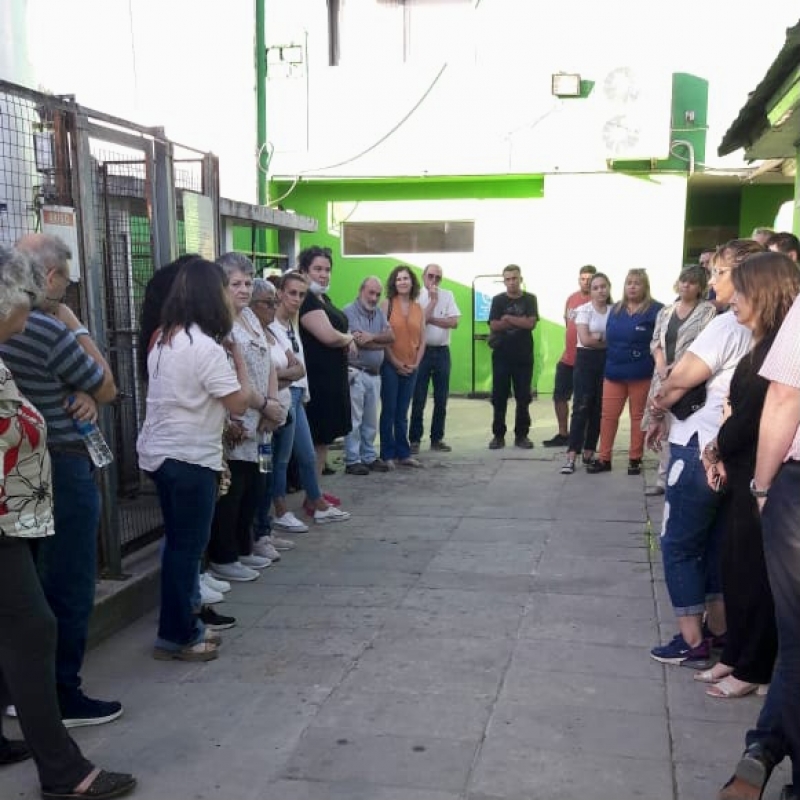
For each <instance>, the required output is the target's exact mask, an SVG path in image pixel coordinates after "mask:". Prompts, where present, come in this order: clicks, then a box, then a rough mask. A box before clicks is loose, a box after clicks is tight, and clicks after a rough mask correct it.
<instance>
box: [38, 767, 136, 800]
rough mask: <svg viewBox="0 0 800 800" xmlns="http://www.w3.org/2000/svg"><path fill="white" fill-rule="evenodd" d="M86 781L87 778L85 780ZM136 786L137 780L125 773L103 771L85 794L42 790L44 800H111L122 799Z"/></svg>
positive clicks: (71, 790)
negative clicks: (88, 799) (114, 798)
mask: <svg viewBox="0 0 800 800" xmlns="http://www.w3.org/2000/svg"><path fill="white" fill-rule="evenodd" d="M84 780H85V778H84ZM134 786H136V778H134V777H133V775H128V774H127V773H125V772H106V771H105V770H104V769H101V770H100V772H98V773H97V777H95V779H94V780H93V781H92V782H91V783H90V784H89V785H88V786H87V787H86V790H85V791H83V792H77V791H75V789H67V790H66V791H59V790H52V791H50V790H48V789H42V797H43V798H44V800H84V798H90V799H91V800H109V798H112V797H121V796H122V795H123V794H128V792H130V791H132V790H133V787H134Z"/></svg>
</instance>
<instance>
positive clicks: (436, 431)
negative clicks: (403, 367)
mask: <svg viewBox="0 0 800 800" xmlns="http://www.w3.org/2000/svg"><path fill="white" fill-rule="evenodd" d="M442 277H443V272H442V268H441V267H440V266H439V265H438V264H428V266H427V267H425V270H424V271H423V273H422V283H423V288H422V290H421V291H420V294H419V303H420V305H421V306H422V309H423V311H424V313H425V355H424V356H423V357H422V363H421V364H420V365H419V372H418V373H417V384H416V387H415V388H414V401H413V403H412V405H411V426H410V428H409V437H408V438H409V440H410V442H411V452H412V453H419V444H420V441H421V440H422V415H423V414H424V412H425V401H426V399H427V397H428V384H429V383H431V382H432V383H433V417H432V419H431V450H438V451H440V452H443V453H449V452H450V451H451V450H452V449H453V448H452V447H450V445H449V444H447V443H446V442H445V441H444V423H445V416H446V415H447V396H448V394H449V393H450V331H451V330H453V329H454V328H457V327H458V319H459V317H460V316H461V312H460V311H459V310H458V306H457V305H456V301H455V298H454V297H453V293H452V292H450V291H448V290H447V289H442V288H441V282H442Z"/></svg>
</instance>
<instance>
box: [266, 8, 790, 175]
mask: <svg viewBox="0 0 800 800" xmlns="http://www.w3.org/2000/svg"><path fill="white" fill-rule="evenodd" d="M441 5H442V9H443V13H444V11H446V8H447V5H448V4H445V3H442V4H441ZM451 5H452V2H451ZM344 7H345V9H358V10H360V11H361V13H363V14H364V17H363V20H364V25H363V29H362V30H361V39H360V42H361V44H360V45H359V46H360V47H361V50H360V51H356V52H354V48H355V46H356V45H354V44H353V41H354V40H355V39H354V37H352V36H351V37H350V39H349V40H348V39H347V37H345V40H344V43H343V51H342V61H341V66H338V67H334V68H331V67H329V66H328V61H327V53H328V44H327V36H328V34H327V20H326V17H325V13H324V4H323V3H321V2H320V3H316V4H315V3H312V2H310V0H270V2H269V3H268V8H267V12H268V24H267V36H268V41H269V42H270V43H272V44H285V43H287V42H296V43H302V44H303V45H307V53H306V58H305V63H304V64H303V65H302V66H301V67H299V68H295V69H292V70H291V75H290V76H289V77H286V76H285V75H284V74H282V73H281V71H280V70H274V71H273V74H272V76H271V78H270V81H269V86H270V89H269V109H270V119H271V126H270V138H271V140H272V141H273V142H274V144H275V148H276V154H275V158H274V161H273V163H272V168H273V173H274V174H276V175H281V176H296V175H298V174H300V175H303V174H310V175H327V176H331V177H332V176H366V175H383V176H386V175H419V174H426V173H427V174H484V173H496V172H499V173H503V172H528V171H530V172H571V171H595V170H602V169H604V167H605V156H606V153H605V150H604V148H603V146H602V139H601V135H600V129H601V127H602V123H603V122H604V121H605V119H604V117H605V118H608V115H607V114H606V111H607V109H606V108H605V107H604V106H603V105H602V102H601V101H602V91H601V88H602V87H601V86H600V85H598V86H596V87H595V91H594V92H593V94H592V96H591V97H590V98H589V99H588V100H568V101H557V100H555V99H554V98H553V97H552V95H551V93H550V76H551V74H552V73H554V72H558V71H567V72H580V73H581V74H582V75H583V76H584V77H585V78H590V79H593V80H596V81H598V83H600V82H601V81H602V78H603V76H604V75H605V74H606V73H607V72H608V70H609V69H612V68H614V67H616V66H622V65H633V66H634V67H635V68H636V69H637V70H642V69H644V68H646V67H647V68H650V69H651V70H652V71H653V72H654V73H655V74H656V75H657V76H658V79H659V80H661V81H664V80H665V79H666V80H667V81H668V80H669V76H670V75H671V74H672V73H673V72H689V73H692V74H695V75H698V76H700V77H704V78H707V79H708V80H709V82H710V101H709V115H710V119H709V137H708V148H707V163H708V164H709V165H712V166H713V165H722V164H724V165H727V166H740V165H742V163H743V162H742V160H741V157H740V156H737V157H733V158H728V159H727V160H726V161H725V162H722V161H721V160H720V159H718V158H717V157H716V152H715V151H716V147H717V145H718V143H719V141H720V139H721V138H722V135H723V134H724V132H725V130H726V129H727V127H728V125H729V124H730V122H732V120H733V118H734V117H735V115H736V113H737V111H738V109H739V108H740V107H741V106H742V105H743V104H744V102H745V100H746V97H747V93H748V92H749V91H751V90H752V89H753V88H754V87H755V85H756V84H757V83H758V81H760V79H761V78H762V77H763V74H764V72H765V70H766V69H767V67H768V66H769V64H770V63H771V61H772V59H773V58H774V57H775V55H776V54H777V52H778V50H779V48H780V47H781V45H782V43H783V40H784V32H785V28H786V27H787V26H789V25H791V24H794V23H796V21H797V16H798V12H797V7H796V2H795V0H767V2H766V7H763V6H762V8H761V10H760V12H759V20H760V22H759V25H758V35H757V36H754V35H753V20H752V9H750V8H748V7H746V6H735V4H733V5H732V4H730V3H728V2H723V0H704V1H703V2H702V3H697V2H696V0H672V2H670V3H669V4H667V3H663V4H658V11H656V10H654V7H653V4H650V3H642V2H641V1H640V0H613V2H612V1H610V2H606V3H602V2H596V0H564V2H561V3H557V4H554V3H534V2H531V0H482V1H481V2H479V4H478V6H477V8H475V9H474V10H472V11H471V13H470V16H469V22H467V23H462V24H460V25H459V26H458V27H452V28H447V27H443V28H442V29H441V30H440V31H439V32H438V34H439V42H440V46H439V47H430V48H429V49H428V50H427V51H425V52H424V53H422V54H421V55H415V56H414V57H413V59H412V60H411V61H409V62H408V63H405V64H403V63H400V58H399V57H398V47H397V44H396V42H395V41H394V38H393V36H389V35H387V31H388V30H389V29H388V28H384V27H382V26H385V18H387V15H390V14H393V13H395V11H396V9H393V8H392V7H391V6H390V5H388V4H376V3H375V2H373V1H372V0H344ZM412 9H413V6H412ZM348 42H349V48H350V49H349V50H348ZM744 53H746V57H742V56H743V54H744ZM442 67H445V69H444V72H443V73H442V74H441V76H440V77H439V78H438V80H437V76H438V75H439V72H440V70H441V69H442ZM431 86H433V89H431V90H430V94H429V95H428V96H427V97H426V98H425V99H424V100H423V101H422V102H421V104H420V105H419V107H418V108H417V109H416V110H415V111H413V113H412V114H411V116H410V117H409V118H408V120H407V121H405V122H403V123H402V124H401V125H400V127H399V128H398V129H397V130H396V131H395V132H393V133H390V132H391V131H392V129H393V128H394V127H395V126H396V125H397V124H398V123H399V122H400V121H401V120H402V119H403V118H404V116H405V115H406V114H407V113H408V112H409V111H410V110H411V109H413V108H414V107H415V105H416V104H417V103H418V102H420V100H421V99H422V98H423V96H424V95H425V94H426V92H428V90H429V89H430V87H431ZM668 92H669V89H668V88H667V89H666V93H668ZM665 101H666V108H667V109H668V108H669V97H665ZM661 113H663V109H662V112H661ZM667 113H668V112H667ZM665 127H666V130H665V131H664V134H663V135H664V139H665V146H666V147H667V149H668V147H669V129H668V128H669V126H668V122H667V123H666V124H665ZM387 134H389V135H388V138H386V140H385V141H383V142H381V143H380V144H379V145H378V146H377V147H375V148H374V149H371V150H370V148H371V147H372V146H373V145H375V144H376V143H378V142H379V141H380V140H381V139H382V138H383V137H384V136H386V135H387ZM674 138H681V135H680V132H678V133H676V134H675V137H674ZM366 150H370V151H369V152H368V153H366V154H364V155H361V154H362V153H363V152H364V151H366ZM654 155H659V154H654ZM664 155H666V153H665V154H664ZM340 162H346V163H344V164H342V163H340Z"/></svg>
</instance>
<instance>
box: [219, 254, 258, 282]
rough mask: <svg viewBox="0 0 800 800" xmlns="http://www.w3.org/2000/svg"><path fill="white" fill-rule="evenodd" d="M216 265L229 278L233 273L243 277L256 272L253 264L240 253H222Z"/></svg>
mask: <svg viewBox="0 0 800 800" xmlns="http://www.w3.org/2000/svg"><path fill="white" fill-rule="evenodd" d="M217 264H219V265H220V266H221V267H222V269H223V270H224V272H225V274H226V275H227V276H228V277H229V278H230V276H231V274H232V273H234V272H241V273H242V274H244V275H255V272H256V269H255V267H254V266H253V262H252V261H251V260H250V259H249V258H248V257H247V256H245V255H242V254H241V253H224V254H223V255H221V256H220V257H219V258H218V259H217Z"/></svg>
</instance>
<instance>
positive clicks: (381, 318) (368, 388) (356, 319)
mask: <svg viewBox="0 0 800 800" xmlns="http://www.w3.org/2000/svg"><path fill="white" fill-rule="evenodd" d="M382 291H383V286H382V285H381V282H380V280H378V278H375V277H370V278H365V279H364V281H363V282H362V284H361V287H360V289H359V291H358V297H357V298H356V299H355V300H354V301H353V302H352V303H350V305H348V306H345V307H344V308H343V309H342V311H343V312H344V314H345V316H346V317H347V321H348V323H349V327H350V332H351V333H352V334H353V342H354V344H355V345H356V353H355V355H352V354H351V355H350V357H349V366H348V372H349V377H350V412H351V416H352V429H351V430H350V433H348V434H347V436H345V440H344V463H345V468H344V471H345V472H346V473H347V474H348V475H369V474H370V473H371V472H388V471H389V467H388V465H387V464H386V462H385V461H383V459H381V458H378V454H377V452H376V451H375V437H376V436H377V434H378V401H379V399H380V396H381V378H380V375H381V364H383V351H384V350H385V349H386V347H387V345H390V344H391V343H392V342H393V341H394V331H393V330H392V328H391V326H390V325H389V321H388V320H387V319H386V314H384V313H383V311H382V310H381V309H380V308H379V307H378V303H379V301H380V299H381V292H382Z"/></svg>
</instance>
